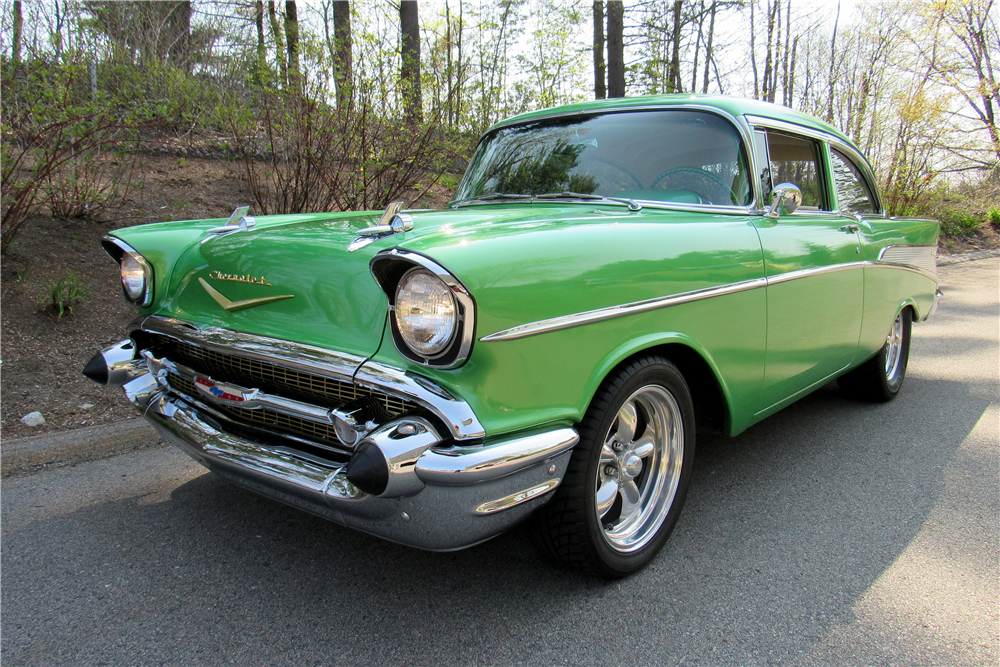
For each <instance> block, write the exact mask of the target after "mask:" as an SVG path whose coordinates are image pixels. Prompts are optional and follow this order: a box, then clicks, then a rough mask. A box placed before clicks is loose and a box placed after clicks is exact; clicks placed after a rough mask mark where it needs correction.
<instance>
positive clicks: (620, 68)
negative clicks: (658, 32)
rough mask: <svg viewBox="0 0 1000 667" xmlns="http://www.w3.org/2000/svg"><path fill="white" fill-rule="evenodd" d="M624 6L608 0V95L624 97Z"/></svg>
mask: <svg viewBox="0 0 1000 667" xmlns="http://www.w3.org/2000/svg"><path fill="white" fill-rule="evenodd" d="M624 32H625V6H624V4H623V3H622V2H621V1H620V0H608V97H625V38H624Z"/></svg>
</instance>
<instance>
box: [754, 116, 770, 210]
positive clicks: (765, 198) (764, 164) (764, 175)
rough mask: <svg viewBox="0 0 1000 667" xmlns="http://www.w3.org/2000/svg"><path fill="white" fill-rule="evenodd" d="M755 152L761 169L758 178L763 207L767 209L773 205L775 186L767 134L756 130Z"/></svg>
mask: <svg viewBox="0 0 1000 667" xmlns="http://www.w3.org/2000/svg"><path fill="white" fill-rule="evenodd" d="M753 150H754V157H756V159H757V167H758V168H759V169H760V173H759V174H757V177H758V178H760V196H761V206H764V207H766V206H767V205H768V204H770V203H771V189H772V188H773V187H774V184H773V183H771V167H770V165H769V164H768V157H767V132H765V131H763V130H754V133H753Z"/></svg>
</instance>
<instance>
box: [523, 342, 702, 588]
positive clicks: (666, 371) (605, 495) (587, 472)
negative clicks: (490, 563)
mask: <svg viewBox="0 0 1000 667" xmlns="http://www.w3.org/2000/svg"><path fill="white" fill-rule="evenodd" d="M694 445H695V424H694V405H693V402H692V400H691V392H690V391H689V390H688V386H687V383H686V382H685V381H684V377H683V376H682V375H681V373H680V371H679V370H678V369H677V367H676V366H674V365H673V364H672V363H670V362H669V361H667V360H666V359H664V358H662V357H658V356H647V357H641V358H639V359H636V360H634V361H632V362H629V363H628V364H627V365H626V366H624V367H623V368H621V369H620V370H619V371H618V372H617V373H615V374H614V375H612V376H610V377H609V378H608V379H606V380H605V381H604V383H603V384H602V385H601V388H600V389H599V390H598V392H597V394H596V396H595V397H594V400H593V402H592V403H591V406H590V408H589V409H588V410H587V414H586V416H585V417H584V419H583V421H582V422H581V423H580V442H579V444H577V446H576V448H575V449H574V450H573V454H572V458H571V459H570V463H569V467H568V469H567V472H566V476H565V477H564V478H563V481H562V484H560V485H559V487H558V488H557V489H556V492H555V497H554V498H553V499H552V500H551V501H550V502H548V503H547V504H545V505H543V506H542V507H541V508H540V509H539V512H538V515H537V519H536V528H537V529H538V534H539V535H538V536H539V538H540V542H541V544H542V546H543V548H544V549H545V550H546V551H548V553H549V554H550V555H551V556H552V557H553V558H555V560H556V561H558V562H559V563H561V564H563V565H565V566H567V567H570V568H572V569H576V570H580V571H583V572H587V573H590V574H597V575H600V576H604V577H608V578H617V577H622V576H625V575H628V574H631V573H632V572H635V571H636V570H639V569H640V568H642V567H644V566H645V565H646V564H647V563H649V561H651V560H652V559H653V557H654V556H656V554H657V552H659V550H660V549H661V548H662V547H663V545H664V544H665V543H666V541H667V538H668V537H669V536H670V533H671V532H672V531H673V529H674V526H675V525H676V523H677V518H678V516H679V515H680V512H681V507H682V506H683V504H684V498H685V496H686V495H687V488H688V485H689V483H690V478H691V468H692V463H693V460H694Z"/></svg>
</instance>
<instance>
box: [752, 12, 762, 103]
mask: <svg viewBox="0 0 1000 667" xmlns="http://www.w3.org/2000/svg"><path fill="white" fill-rule="evenodd" d="M755 4H756V3H755V2H751V3H750V68H751V69H752V70H753V98H754V99H755V100H756V99H759V98H760V78H759V76H758V74H757V45H756V44H755V41H756V40H755V35H756V34H757V27H756V26H755V25H754V20H753V8H754V5H755Z"/></svg>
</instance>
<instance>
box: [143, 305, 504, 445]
mask: <svg viewBox="0 0 1000 667" xmlns="http://www.w3.org/2000/svg"><path fill="white" fill-rule="evenodd" d="M140 330H141V331H148V332H150V333H155V334H160V335H163V336H167V337H169V338H173V339H175V340H180V341H184V342H186V343H190V344H192V345H199V346H201V347H204V348H206V349H210V350H213V351H215V352H220V353H223V354H238V355H239V356H243V357H246V358H250V359H257V360H259V361H264V362H268V363H272V364H276V365H279V366H285V367H287V368H293V369H295V370H300V371H303V372H306V373H313V374H316V375H323V376H326V377H329V378H332V379H336V380H342V381H344V382H350V383H355V384H358V385H360V386H362V387H365V388H367V389H372V390H375V391H382V392H385V393H386V394H389V395H391V396H395V397H397V398H402V399H404V400H408V401H412V402H413V403H416V404H417V405H420V406H422V407H424V408H426V409H427V410H430V411H431V412H432V413H433V414H435V415H436V416H437V417H438V418H440V419H441V421H442V422H444V424H445V425H446V426H447V427H448V431H449V433H450V435H451V436H452V437H453V438H454V439H456V440H473V439H476V438H482V437H484V436H485V435H486V431H485V429H484V428H483V426H482V424H481V423H480V422H479V419H478V417H476V414H475V412H473V410H472V407H471V406H470V405H469V404H468V403H466V402H465V401H463V400H461V399H459V398H456V397H454V396H452V394H451V393H450V392H448V391H447V390H446V389H444V388H443V387H441V386H440V385H438V384H437V383H435V382H433V381H431V380H429V379H427V378H424V377H420V376H416V375H411V374H409V373H406V372H404V371H402V370H399V369H397V368H393V367H391V366H387V365H385V364H380V363H377V362H373V361H369V360H368V359H367V358H366V357H360V356H357V355H352V354H347V353H344V352H333V351H330V350H325V349H323V348H320V347H316V346H314V345H305V344H302V343H294V342H291V341H286V340H280V339H276V338H268V337H266V336H257V335H255V334H247V333H242V332H238V331H229V330H227V329H222V328H219V327H207V328H204V329H200V328H198V327H196V326H195V325H193V324H190V323H187V322H183V321H181V320H177V319H174V318H167V317H161V316H157V315H153V316H150V317H146V318H144V319H143V320H142V323H141V326H140Z"/></svg>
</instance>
